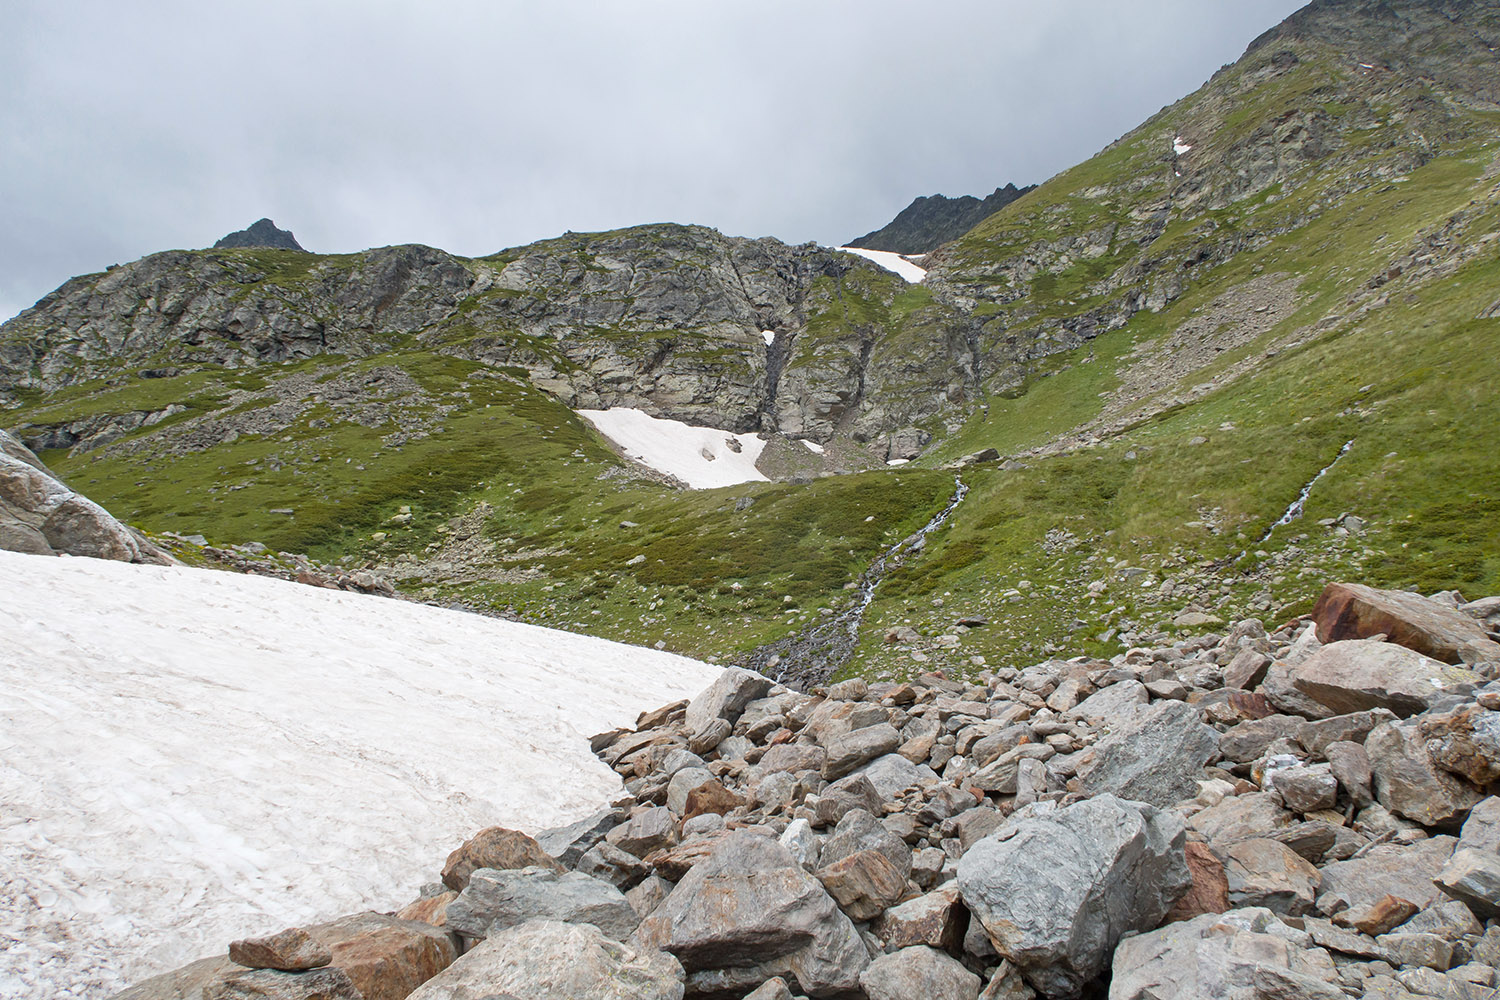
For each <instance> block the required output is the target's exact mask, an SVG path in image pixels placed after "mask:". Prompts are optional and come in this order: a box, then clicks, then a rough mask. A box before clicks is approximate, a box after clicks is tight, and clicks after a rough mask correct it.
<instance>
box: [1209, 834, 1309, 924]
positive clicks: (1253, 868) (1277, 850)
mask: <svg viewBox="0 0 1500 1000" xmlns="http://www.w3.org/2000/svg"><path fill="white" fill-rule="evenodd" d="M1224 855H1225V860H1224V874H1225V877H1226V879H1227V881H1228V883H1229V901H1230V902H1231V903H1233V904H1234V905H1235V906H1237V907H1242V906H1264V907H1266V908H1267V909H1269V910H1270V911H1271V912H1273V913H1282V914H1286V915H1288V916H1294V917H1295V916H1300V915H1301V914H1304V913H1307V912H1308V911H1310V910H1311V909H1312V907H1313V901H1314V900H1315V899H1316V898H1317V894H1318V886H1319V885H1321V884H1322V881H1323V877H1322V875H1320V874H1319V873H1318V869H1317V868H1315V867H1313V866H1312V865H1310V864H1308V863H1307V862H1306V861H1304V860H1303V859H1302V858H1300V857H1298V856H1297V854H1296V852H1295V851H1293V850H1292V849H1291V848H1289V847H1287V846H1286V845H1285V844H1282V843H1279V842H1277V841H1274V840H1270V839H1268V838H1264V837H1258V838H1252V839H1250V840H1242V841H1240V842H1239V843H1238V844H1234V845H1232V846H1230V847H1228V848H1226V849H1225V851H1224Z"/></svg>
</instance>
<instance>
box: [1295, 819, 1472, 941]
mask: <svg viewBox="0 0 1500 1000" xmlns="http://www.w3.org/2000/svg"><path fill="white" fill-rule="evenodd" d="M1456 843H1457V841H1455V840H1454V838H1452V837H1431V838H1429V839H1427V840H1421V841H1418V842H1417V843H1415V844H1412V845H1411V846H1409V847H1407V846H1401V845H1397V844H1382V845H1380V846H1378V847H1374V848H1372V849H1371V850H1370V851H1368V852H1367V853H1365V854H1363V855H1361V856H1360V857H1358V858H1353V859H1350V860H1349V861H1336V862H1334V863H1333V864H1329V865H1324V866H1323V868H1322V875H1323V885H1322V888H1321V891H1320V893H1319V895H1318V910H1319V911H1320V912H1322V913H1324V914H1328V915H1330V916H1335V917H1336V919H1337V920H1338V922H1339V923H1342V924H1345V925H1347V926H1350V927H1354V926H1356V925H1357V924H1358V923H1359V922H1360V921H1362V920H1364V919H1365V918H1366V917H1367V916H1368V915H1369V914H1370V912H1371V911H1372V910H1373V909H1374V908H1375V907H1376V906H1377V904H1379V903H1380V901H1381V900H1382V899H1384V898H1385V897H1386V896H1387V895H1390V896H1395V897H1396V898H1398V899H1405V900H1409V901H1410V902H1412V903H1415V904H1416V905H1418V906H1423V907H1425V906H1430V905H1431V904H1432V903H1435V902H1437V901H1438V900H1439V899H1441V898H1442V894H1441V893H1439V892H1438V890H1437V887H1436V886H1435V885H1434V884H1433V879H1435V878H1437V876H1438V874H1439V873H1440V872H1442V870H1443V866H1444V865H1445V864H1447V863H1448V858H1449V857H1451V856H1452V854H1453V848H1454V846H1455V844H1456Z"/></svg>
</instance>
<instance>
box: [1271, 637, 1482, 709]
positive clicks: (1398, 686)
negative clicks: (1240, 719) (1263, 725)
mask: <svg viewBox="0 0 1500 1000" xmlns="http://www.w3.org/2000/svg"><path fill="white" fill-rule="evenodd" d="M1292 683H1293V684H1294V685H1296V688H1297V690H1298V691H1301V692H1302V693H1303V694H1305V695H1307V696H1308V697H1311V698H1315V699H1316V700H1317V701H1319V702H1321V703H1322V704H1323V705H1325V706H1327V707H1328V708H1329V709H1330V710H1331V711H1332V712H1334V713H1335V714H1343V713H1346V712H1363V711H1366V710H1369V709H1372V708H1386V709H1390V710H1391V711H1392V712H1395V713H1396V715H1398V716H1400V717H1401V718H1406V717H1407V716H1409V715H1414V714H1416V713H1418V712H1425V711H1426V710H1427V709H1429V708H1431V707H1432V706H1433V705H1435V704H1436V703H1437V702H1438V701H1439V700H1440V699H1442V698H1443V697H1445V696H1446V695H1447V694H1448V693H1449V692H1451V691H1454V690H1456V689H1462V688H1463V687H1464V686H1465V685H1478V684H1483V683H1484V678H1483V677H1481V676H1479V675H1478V674H1476V673H1474V672H1473V671H1471V670H1465V669H1463V668H1462V667H1455V666H1452V665H1450V664H1447V663H1444V662H1443V661H1441V660H1434V659H1433V658H1432V657H1430V656H1423V655H1422V654H1421V653H1418V652H1416V651H1414V650H1411V649H1407V648H1406V647H1405V646H1398V645H1396V644H1395V643H1392V642H1380V641H1378V640H1373V639H1347V640H1345V641H1343V642H1334V643H1330V644H1329V645H1326V646H1324V647H1323V648H1322V649H1320V650H1318V651H1317V652H1316V653H1314V654H1313V655H1312V656H1310V657H1308V658H1307V659H1306V660H1304V661H1302V662H1301V663H1299V664H1297V665H1296V666H1294V667H1292Z"/></svg>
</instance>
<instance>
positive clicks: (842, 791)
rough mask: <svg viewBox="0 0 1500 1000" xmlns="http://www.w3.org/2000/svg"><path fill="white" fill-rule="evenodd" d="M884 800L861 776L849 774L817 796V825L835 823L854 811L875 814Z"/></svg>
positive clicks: (868, 781)
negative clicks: (858, 810) (861, 810)
mask: <svg viewBox="0 0 1500 1000" xmlns="http://www.w3.org/2000/svg"><path fill="white" fill-rule="evenodd" d="M883 802H884V800H883V799H881V797H880V792H878V791H876V789H875V786H874V785H873V784H871V783H870V779H869V778H866V777H865V776H864V775H863V774H851V775H849V776H847V777H844V778H840V779H839V780H838V781H835V782H834V783H833V784H831V785H829V786H828V787H827V788H824V789H823V791H822V792H820V793H819V794H818V804H817V809H816V816H817V825H818V826H827V825H828V824H830V823H837V822H838V821H839V819H840V817H842V816H845V815H847V814H848V813H850V812H852V811H854V810H855V809H863V810H865V811H866V812H872V813H873V812H876V811H877V810H879V809H880V808H881V805H882V804H883Z"/></svg>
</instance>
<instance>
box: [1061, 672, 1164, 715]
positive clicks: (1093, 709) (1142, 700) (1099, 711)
mask: <svg viewBox="0 0 1500 1000" xmlns="http://www.w3.org/2000/svg"><path fill="white" fill-rule="evenodd" d="M1150 700H1151V696H1150V695H1149V694H1148V693H1147V692H1146V685H1144V684H1142V683H1141V682H1140V681H1135V680H1127V681H1120V682H1119V683H1118V684H1111V685H1110V686H1109V687H1106V688H1100V689H1099V690H1098V691H1096V692H1094V693H1093V694H1091V695H1089V696H1088V697H1087V698H1085V699H1083V701H1080V702H1079V703H1078V704H1076V705H1074V706H1073V708H1072V709H1071V710H1070V711H1069V712H1068V715H1069V716H1071V717H1074V718H1079V719H1083V720H1085V721H1086V722H1089V723H1090V724H1093V725H1106V724H1111V723H1116V722H1120V721H1122V720H1123V719H1124V718H1125V717H1126V716H1129V715H1133V714H1134V713H1135V712H1137V711H1139V710H1141V709H1143V708H1145V707H1146V704H1147V703H1148V702H1149V701H1150Z"/></svg>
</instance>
